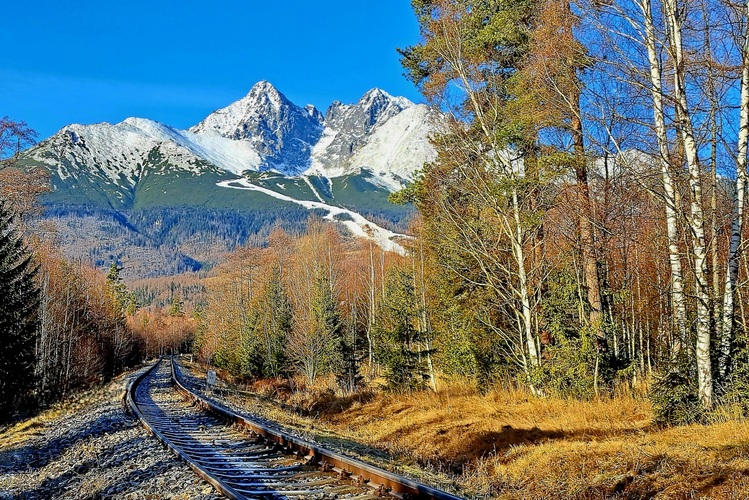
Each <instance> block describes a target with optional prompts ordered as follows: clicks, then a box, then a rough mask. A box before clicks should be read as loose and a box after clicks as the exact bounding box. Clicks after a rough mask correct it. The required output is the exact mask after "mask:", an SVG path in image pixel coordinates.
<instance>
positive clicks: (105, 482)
mask: <svg viewBox="0 0 749 500" xmlns="http://www.w3.org/2000/svg"><path fill="white" fill-rule="evenodd" d="M131 376H132V375H131ZM125 381H126V377H125V378H120V379H119V380H117V381H115V382H112V383H111V384H109V385H107V386H106V387H104V388H101V389H99V390H96V391H93V392H91V393H88V394H86V395H85V396H83V397H82V398H81V399H80V400H79V401H77V402H76V403H75V404H74V405H69V406H68V407H67V408H64V409H63V410H62V412H61V413H60V414H59V415H55V416H54V417H53V418H50V419H46V418H42V419H33V420H32V421H30V422H29V423H30V424H31V425H28V426H25V427H26V429H23V428H22V427H24V426H23V425H20V426H19V425H16V426H14V427H11V428H9V429H6V430H0V500H3V499H9V498H20V499H31V498H39V499H49V498H86V499H96V498H122V499H161V498H173V499H178V498H179V499H202V500H208V499H219V498H224V497H222V496H220V495H218V494H217V493H216V491H215V490H214V489H213V487H211V486H210V485H209V484H208V483H206V482H205V481H203V480H202V479H200V478H199V477H198V476H196V475H195V473H194V472H193V471H192V470H191V469H190V468H189V467H188V466H187V465H185V464H184V463H183V462H181V461H180V460H179V459H178V458H177V457H175V456H174V455H172V454H171V453H170V452H169V451H168V450H166V449H165V448H163V447H162V446H161V444H160V443H159V442H158V441H157V440H156V439H155V438H153V437H152V436H150V435H149V434H148V432H147V431H146V430H145V429H144V428H143V427H142V426H141V425H140V424H139V423H138V421H137V420H136V419H135V417H134V416H132V415H130V414H128V413H127V412H126V411H125V409H124V406H123V404H122V400H121V396H122V387H123V384H124V383H125Z"/></svg>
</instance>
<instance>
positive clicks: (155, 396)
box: [126, 359, 460, 500]
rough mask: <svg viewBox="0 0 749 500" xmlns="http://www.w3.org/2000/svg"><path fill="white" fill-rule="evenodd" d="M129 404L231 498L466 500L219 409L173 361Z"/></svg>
mask: <svg viewBox="0 0 749 500" xmlns="http://www.w3.org/2000/svg"><path fill="white" fill-rule="evenodd" d="M126 399H127V404H128V405H129V407H130V408H131V409H132V411H133V412H134V413H135V414H136V415H137V416H138V418H140V420H141V422H142V423H143V425H144V426H145V427H146V429H148V431H149V432H150V433H151V434H153V435H154V436H155V437H156V438H157V439H159V440H161V441H162V442H163V443H164V445H166V446H167V447H168V448H170V449H171V450H172V451H173V452H174V453H176V454H177V455H178V456H180V457H181V458H182V459H183V460H184V461H185V462H186V463H187V464H188V465H189V466H190V467H191V468H192V469H193V470H194V471H195V472H196V473H197V474H198V475H200V476H201V477H203V479H205V480H206V481H208V482H209V483H210V484H212V485H213V486H214V487H215V488H216V489H217V490H218V491H220V492H221V493H222V494H223V495H225V496H227V497H228V498H232V499H244V498H300V497H314V498H353V499H367V498H374V497H388V496H389V497H396V498H403V499H415V498H419V499H439V500H456V499H458V498H460V497H456V496H454V495H451V494H449V493H445V492H442V491H439V490H436V489H433V488H430V487H428V486H426V485H423V484H420V483H417V482H415V481H412V480H409V479H407V478H404V477H401V476H398V475H395V474H392V473H390V472H387V471H384V470H382V469H378V468H376V467H373V466H371V465H369V464H366V463H364V462H361V461H359V460H356V459H352V458H349V457H346V456H343V455H341V454H339V453H337V452H334V451H330V450H326V449H324V448H322V447H319V446H317V445H315V444H312V443H308V442H306V441H304V440H302V439H299V438H298V437H295V436H291V435H289V434H286V433H283V432H280V431H278V430H274V429H270V428H268V427H267V426H265V425H263V424H262V423H260V422H256V421H253V420H251V419H249V418H247V417H245V416H242V415H238V414H236V413H234V412H232V411H231V410H228V409H226V408H223V407H219V406H217V405H215V404H213V403H212V402H210V401H208V400H206V399H204V398H203V397H202V396H200V395H198V394H195V393H193V392H191V391H190V390H189V389H187V388H186V387H185V385H184V384H183V383H182V381H181V379H180V376H179V371H178V369H177V368H176V366H175V362H174V360H173V359H172V360H171V362H168V361H167V360H164V359H162V360H159V361H158V362H156V363H155V364H154V365H153V366H152V367H151V368H149V369H148V370H146V371H144V372H143V373H142V374H141V375H139V376H138V377H136V378H135V379H133V380H132V381H131V383H130V385H129V386H128V389H127V392H126Z"/></svg>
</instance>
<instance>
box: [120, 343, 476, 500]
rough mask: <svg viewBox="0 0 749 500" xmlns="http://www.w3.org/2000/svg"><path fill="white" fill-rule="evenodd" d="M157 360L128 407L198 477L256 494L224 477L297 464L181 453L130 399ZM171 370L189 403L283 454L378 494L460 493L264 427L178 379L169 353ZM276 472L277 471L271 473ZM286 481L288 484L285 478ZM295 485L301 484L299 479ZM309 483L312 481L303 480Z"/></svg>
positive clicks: (236, 493)
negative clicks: (229, 467) (244, 462)
mask: <svg viewBox="0 0 749 500" xmlns="http://www.w3.org/2000/svg"><path fill="white" fill-rule="evenodd" d="M160 362H161V360H159V361H158V362H156V363H155V364H154V365H153V366H152V367H151V368H149V369H148V370H146V371H144V372H143V373H141V374H140V375H139V376H138V377H136V378H134V379H133V380H132V381H131V382H130V384H129V386H128V389H127V401H128V404H129V405H130V407H131V408H132V409H133V411H134V413H135V414H136V415H137V416H138V417H139V418H140V420H141V422H142V423H143V425H144V426H145V427H146V429H147V430H148V431H149V432H150V433H151V434H153V435H154V436H156V437H157V438H158V439H159V440H161V441H162V442H163V443H164V444H165V445H166V446H167V447H168V448H169V449H171V450H172V451H173V452H174V453H175V454H177V455H178V456H179V457H180V458H182V459H183V460H184V461H185V462H186V463H187V464H188V465H189V466H190V467H191V468H192V469H193V470H194V471H195V472H196V473H197V474H198V475H199V476H200V477H202V478H203V479H205V480H206V481H208V482H209V483H210V484H212V485H213V486H214V487H215V488H216V489H217V490H219V491H220V492H221V493H222V494H224V495H225V496H227V497H229V498H232V499H235V498H237V499H240V498H247V496H253V495H262V494H263V492H260V491H257V490H247V489H245V488H243V487H239V486H237V487H232V486H230V485H228V484H226V483H225V482H224V480H231V479H233V478H237V477H242V478H246V479H249V480H253V481H252V483H249V484H247V486H248V487H255V486H260V484H261V483H259V482H256V481H255V480H254V479H258V480H262V479H264V478H267V477H268V474H271V473H274V472H275V473H276V474H278V473H283V472H284V469H285V470H286V471H287V472H289V473H291V472H293V471H294V470H299V469H300V468H301V466H292V467H285V468H280V469H274V470H273V471H271V470H269V469H267V468H262V466H261V467H260V468H258V467H253V466H248V467H246V468H244V469H240V470H235V471H226V470H221V467H220V466H221V464H222V462H223V460H222V459H216V460H209V461H206V460H205V459H204V458H199V460H200V463H198V461H196V460H193V458H191V457H190V456H189V455H188V454H187V453H185V452H184V451H183V450H182V449H181V448H180V446H179V441H180V438H179V432H178V431H177V430H170V431H165V432H161V431H159V430H158V429H156V428H155V426H154V425H150V424H149V423H148V422H147V417H146V416H145V415H144V414H143V413H142V412H141V411H140V410H139V408H138V405H137V404H136V401H135V389H136V388H137V385H138V384H139V383H140V382H141V381H142V380H143V379H144V378H145V377H146V376H147V375H148V374H149V373H150V372H151V371H152V370H154V369H155V368H156V367H157V366H158V365H159V363H160ZM171 374H172V383H173V384H174V386H175V387H176V388H177V390H179V391H180V392H181V393H182V394H183V395H184V396H185V397H186V398H187V399H188V400H190V401H191V403H192V404H193V405H195V406H198V407H200V408H202V409H203V410H205V411H207V412H209V413H211V414H213V415H214V416H216V417H218V418H219V419H221V420H223V421H225V422H227V423H229V424H235V425H237V426H238V427H241V428H244V429H246V430H248V431H249V432H250V434H251V435H253V436H257V437H258V438H262V439H264V440H265V442H266V443H268V444H270V445H272V451H282V452H284V453H287V454H294V455H296V456H297V457H304V459H305V460H306V462H305V463H306V464H307V465H317V466H319V467H320V469H321V470H322V471H323V472H334V473H337V475H338V478H339V479H350V480H351V481H353V482H355V484H357V485H359V486H368V487H369V488H371V489H372V490H373V492H374V493H375V494H377V495H378V496H393V497H397V498H402V499H404V500H405V499H436V500H458V499H460V498H461V497H458V496H455V495H452V494H450V493H446V492H444V491H440V490H437V489H435V488H432V487H430V486H427V485H424V484H422V483H419V482H417V481H413V480H411V479H408V478H405V477H402V476H399V475H397V474H393V473H391V472H388V471H385V470H382V469H379V468H377V467H374V466H372V465H370V464H367V463H365V462H362V461H361V460H357V459H354V458H351V457H347V456H345V455H342V454H341V453H338V452H335V451H332V450H328V449H326V448H323V447H321V446H319V445H317V444H313V443H310V442H308V441H305V440H303V439H301V438H299V437H296V436H292V435H290V434H288V433H286V432H283V431H279V430H277V429H273V428H271V427H268V426H267V425H265V424H263V423H262V422H259V421H257V420H254V419H252V418H250V417H248V416H245V415H240V414H238V413H236V412H234V411H232V410H230V409H228V408H226V407H224V406H223V405H220V404H217V403H216V402H213V401H210V400H208V399H207V398H205V397H203V396H201V395H200V394H197V393H195V392H194V391H192V390H190V389H189V388H187V387H186V386H185V384H184V382H183V381H182V376H181V374H180V371H179V368H178V367H177V365H176V362H175V360H174V358H173V357H172V359H171ZM253 453H256V452H249V454H248V455H247V457H246V458H252V454H253ZM276 477H278V476H276ZM289 479H290V480H291V481H292V483H294V479H293V476H289ZM289 486H292V484H289ZM300 486H301V485H300ZM309 486H314V484H309ZM265 493H266V494H268V495H271V494H273V493H275V494H276V495H280V496H283V495H296V494H302V492H301V491H277V492H273V491H269V492H265Z"/></svg>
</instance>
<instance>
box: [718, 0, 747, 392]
mask: <svg viewBox="0 0 749 500" xmlns="http://www.w3.org/2000/svg"><path fill="white" fill-rule="evenodd" d="M746 15H747V16H746V17H747V19H749V1H748V2H747V5H746ZM748 141H749V26H747V27H745V33H744V46H743V47H742V72H741V104H740V108H739V142H738V153H737V156H736V193H735V194H734V199H733V221H732V223H731V244H730V248H729V253H728V266H727V269H726V283H725V290H724V293H723V320H722V321H721V325H722V331H721V336H720V356H719V358H718V373H719V374H720V377H721V378H725V377H726V375H727V374H728V361H729V359H730V355H731V342H732V341H733V332H734V321H733V317H734V296H735V295H736V282H737V279H738V275H739V263H740V262H739V258H740V251H741V246H742V245H741V243H742V236H741V231H742V228H743V223H744V198H745V194H746V150H747V142H748Z"/></svg>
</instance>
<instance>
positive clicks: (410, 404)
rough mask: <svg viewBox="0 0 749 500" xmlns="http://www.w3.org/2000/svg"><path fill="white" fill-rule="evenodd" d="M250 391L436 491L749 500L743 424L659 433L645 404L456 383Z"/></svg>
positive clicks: (279, 412) (264, 386)
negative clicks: (435, 387)
mask: <svg viewBox="0 0 749 500" xmlns="http://www.w3.org/2000/svg"><path fill="white" fill-rule="evenodd" d="M254 390H256V391H259V392H262V393H264V394H265V395H266V396H267V395H272V396H273V397H274V400H275V401H276V404H275V405H271V406H273V407H274V408H273V409H268V408H267V407H266V408H265V409H264V410H262V412H263V413H265V414H266V416H269V417H271V418H273V419H275V420H277V421H280V422H281V423H284V424H286V425H291V426H295V427H297V428H301V429H303V430H304V431H306V432H308V433H310V434H313V435H315V436H316V437H318V438H320V439H321V440H322V441H325V440H326V439H327V440H328V441H332V442H335V441H336V440H337V441H338V442H348V441H355V442H359V443H362V444H364V445H366V446H369V447H372V448H375V449H380V450H383V451H385V452H387V453H388V454H389V455H390V456H391V457H393V458H394V459H395V460H397V461H398V462H404V463H407V464H408V463H410V464H413V465H418V466H420V467H421V468H422V469H427V470H428V471H431V473H433V474H429V473H428V476H431V477H432V479H433V480H436V481H438V482H439V476H442V477H443V478H444V476H445V475H450V476H452V477H453V478H454V479H455V480H456V481H457V483H458V484H460V486H461V488H462V492H463V494H465V495H468V496H486V495H488V496H491V497H499V498H609V497H616V498H652V497H657V498H736V499H738V498H749V423H748V422H747V421H745V420H741V419H732V418H728V417H726V418H722V419H721V418H717V417H716V421H715V422H714V423H711V424H709V425H690V426H685V427H673V428H659V427H657V426H654V425H653V424H652V410H651V407H650V404H649V402H648V401H647V399H646V398H644V397H641V396H632V395H626V394H625V395H618V396H616V397H613V398H602V399H599V400H594V401H576V400H564V399H559V398H553V397H549V398H536V397H533V396H531V395H529V394H528V393H526V392H524V391H522V390H517V389H506V388H505V389H496V390H494V391H492V392H490V393H488V394H480V393H479V392H478V391H477V390H476V389H475V388H474V387H472V386H471V385H470V384H467V383H459V382H451V383H443V384H442V387H441V388H440V390H439V391H438V392H437V393H432V392H428V391H425V392H419V393H413V394H387V393H381V392H373V393H369V394H366V395H363V396H361V395H360V396H356V397H349V398H336V397H333V396H332V395H331V394H332V393H331V391H330V390H328V389H326V388H324V387H318V388H317V389H316V390H314V391H299V390H296V391H295V390H289V388H288V387H287V386H280V387H279V386H277V385H272V384H268V383H267V382H266V383H258V384H255V386H254ZM278 403H282V404H278ZM253 404H254V405H255V408H256V409H257V408H258V407H259V406H258V403H257V402H256V403H253ZM282 406H283V407H284V408H286V409H285V410H284V409H281V407H282ZM289 407H291V408H296V410H297V412H291V411H289V410H288V408H289ZM300 414H301V415H300ZM304 415H306V416H304ZM403 470H410V469H409V467H408V466H407V465H406V466H405V467H404V468H403ZM427 479H429V477H427Z"/></svg>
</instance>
